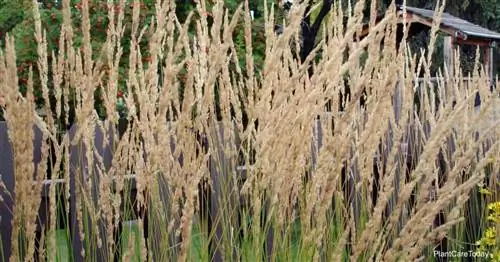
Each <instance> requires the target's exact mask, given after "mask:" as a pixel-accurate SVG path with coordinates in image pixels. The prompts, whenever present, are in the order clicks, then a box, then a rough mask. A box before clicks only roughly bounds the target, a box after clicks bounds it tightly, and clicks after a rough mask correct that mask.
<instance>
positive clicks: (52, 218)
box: [0, 0, 500, 261]
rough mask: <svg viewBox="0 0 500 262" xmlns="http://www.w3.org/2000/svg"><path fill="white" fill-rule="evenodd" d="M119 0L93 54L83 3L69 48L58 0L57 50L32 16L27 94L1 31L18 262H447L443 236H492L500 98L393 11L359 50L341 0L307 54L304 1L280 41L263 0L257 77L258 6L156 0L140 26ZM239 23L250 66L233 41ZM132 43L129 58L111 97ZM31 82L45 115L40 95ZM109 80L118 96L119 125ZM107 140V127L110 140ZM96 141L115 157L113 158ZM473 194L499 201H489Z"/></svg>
mask: <svg viewBox="0 0 500 262" xmlns="http://www.w3.org/2000/svg"><path fill="white" fill-rule="evenodd" d="M125 2H127V4H128V2H129V1H125V0H121V1H120V5H121V6H122V8H117V9H116V8H109V10H108V20H109V23H108V29H107V32H108V33H107V40H106V42H105V44H104V45H103V46H102V49H101V50H98V53H97V54H95V53H94V52H96V50H94V49H93V48H92V46H91V33H90V32H91V30H92V28H90V21H89V12H88V10H89V9H88V0H83V1H82V17H81V19H82V23H81V28H80V29H79V30H81V32H82V34H83V44H82V46H81V48H74V43H73V34H74V32H75V31H76V30H77V28H73V26H72V23H71V19H72V17H71V15H70V8H71V6H70V1H69V0H64V1H63V4H62V5H63V7H62V12H63V24H62V29H61V36H60V39H59V45H58V50H57V52H54V53H52V54H49V53H48V52H47V39H46V37H45V35H46V34H45V32H44V28H42V26H41V23H40V18H39V14H38V10H37V7H36V6H34V10H33V12H34V14H35V20H36V21H37V22H36V30H35V31H36V40H37V43H38V50H37V53H38V62H37V64H36V65H35V66H34V68H32V69H31V74H30V80H29V81H28V84H29V85H28V86H29V88H28V91H27V92H26V94H25V95H21V94H20V93H19V91H18V90H19V88H18V84H17V83H18V79H17V71H16V69H17V67H16V52H15V45H16V43H15V42H14V40H13V39H12V38H9V37H7V38H6V43H5V49H3V50H1V51H0V94H1V95H2V96H1V97H2V98H3V99H2V100H0V102H1V104H0V106H1V108H2V109H3V110H4V117H5V119H6V123H7V125H8V127H9V128H8V132H9V133H8V134H9V139H10V142H11V144H12V148H13V153H14V169H15V170H14V171H15V188H14V190H13V192H8V194H7V195H8V196H9V197H11V198H12V201H14V203H15V205H14V206H13V208H12V214H13V221H12V235H11V239H2V240H1V241H3V242H6V241H10V243H11V250H10V252H9V253H10V258H9V259H10V261H21V260H28V261H30V260H32V258H33V257H34V256H37V257H38V256H39V257H40V258H47V259H48V260H49V261H55V260H61V261H64V258H61V256H67V257H73V256H81V257H84V259H85V261H101V260H103V261H113V260H114V259H118V257H120V259H123V260H125V261H129V260H132V261H136V260H142V261H145V260H150V261H174V260H180V261H186V260H189V261H210V260H212V259H223V260H224V261H233V260H234V261H260V260H263V259H270V260H273V261H290V260H292V261H309V260H314V261H341V260H349V261H368V260H369V259H375V260H376V261H396V260H397V261H414V260H416V259H424V260H431V259H436V258H435V257H434V256H433V251H434V250H435V247H436V246H437V245H440V246H441V247H443V246H446V248H447V249H448V250H462V251H465V252H467V251H468V250H475V249H476V248H477V247H476V246H474V243H475V241H477V240H478V239H479V238H480V237H481V234H482V231H481V230H482V229H481V228H485V226H484V225H482V226H480V229H477V228H476V227H477V226H472V227H471V226H470V223H471V221H473V223H480V221H485V222H486V218H485V216H486V214H487V210H486V209H485V206H486V205H487V204H488V203H492V202H495V201H498V194H497V193H496V192H497V191H496V189H497V188H498V175H499V170H500V161H499V155H500V142H499V140H498V135H499V129H498V128H497V127H498V124H499V119H498V107H499V96H498V91H497V90H495V89H494V90H493V92H492V91H491V89H490V84H491V83H490V78H489V77H488V75H487V73H486V71H485V70H484V68H482V67H481V66H480V64H479V63H476V68H475V70H474V73H473V75H471V77H469V78H468V80H465V79H464V77H463V76H462V75H461V74H460V68H459V64H458V63H457V64H456V65H454V66H455V68H454V69H455V70H453V72H455V73H454V75H450V74H448V73H447V72H448V70H443V71H442V74H440V76H441V78H437V79H438V80H431V76H430V70H429V67H430V64H431V62H432V61H431V55H430V54H432V53H433V52H432V50H433V45H434V42H435V36H436V32H437V27H436V26H437V25H436V26H435V27H433V28H432V34H431V35H432V37H431V41H430V43H429V48H428V52H422V53H411V52H410V50H409V48H407V46H408V45H407V39H406V37H403V40H402V41H398V42H397V39H396V30H397V27H396V24H397V19H398V16H397V13H396V11H395V6H394V5H391V7H390V8H389V9H388V11H387V13H386V15H385V17H384V18H383V19H382V20H381V21H380V22H379V23H377V24H375V23H373V24H371V28H370V33H369V34H368V36H366V37H365V38H363V39H358V38H357V37H356V36H357V35H359V34H358V33H359V32H360V30H361V28H362V25H363V17H362V16H363V12H362V10H363V8H364V5H365V3H364V2H365V1H358V2H357V3H356V4H355V5H354V6H353V7H352V8H351V9H352V10H351V11H350V12H348V13H345V10H343V9H342V8H341V5H340V4H338V5H337V4H335V5H334V8H333V10H332V11H331V14H330V15H329V16H328V17H327V21H326V22H325V23H324V25H323V28H322V31H321V32H322V34H323V35H322V38H321V40H320V41H319V43H318V45H317V48H316V49H315V50H313V52H312V53H311V54H310V55H309V58H308V59H307V60H306V61H305V62H304V63H301V62H300V59H298V57H299V54H298V51H299V50H300V41H301V39H300V37H299V35H300V34H299V29H300V23H301V18H302V17H303V13H304V12H305V11H306V3H303V4H297V5H295V6H293V8H292V9H291V11H290V13H289V14H288V17H287V25H286V26H285V28H284V30H283V33H282V34H280V35H276V34H275V33H274V31H273V29H274V12H275V10H274V9H267V5H265V6H266V9H265V10H264V17H265V21H266V26H265V58H264V61H263V65H262V71H261V72H259V73H255V71H254V70H253V68H254V67H255V65H254V61H253V53H252V52H253V50H252V41H253V39H252V25H251V23H252V22H251V18H250V12H249V10H248V4H243V5H242V6H241V7H240V8H239V9H237V11H236V12H235V13H234V14H232V15H229V14H228V13H227V12H226V10H225V9H224V7H223V2H221V1H219V2H217V3H215V4H214V6H213V8H212V10H211V13H212V18H213V20H210V21H208V20H207V16H205V15H203V14H206V9H207V3H206V2H205V1H200V2H199V3H198V4H197V9H196V10H195V11H194V12H193V13H192V14H191V15H189V16H188V19H187V20H186V22H185V23H184V24H181V23H180V22H179V21H178V19H177V18H176V15H175V1H161V0H158V1H157V4H156V13H155V18H154V20H153V22H152V23H150V24H149V26H148V27H142V26H141V25H140V24H139V22H138V18H139V12H140V1H138V0H135V1H133V15H132V23H131V24H126V23H123V21H124V14H123V11H121V10H124V8H123V6H124V5H125V4H126V3H125ZM108 4H110V5H111V4H113V1H111V0H108ZM442 10H443V8H442V7H439V6H438V8H437V13H436V15H437V20H439V15H440V13H442ZM374 11H375V10H373V12H374ZM372 15H375V13H372ZM344 17H348V22H347V23H344V20H345V19H344ZM241 21H243V22H244V30H245V31H244V32H245V43H246V54H245V57H244V58H243V59H244V61H245V63H244V65H245V66H246V68H241V67H240V65H241V64H240V61H241V59H242V58H240V57H238V52H237V51H236V48H235V43H234V42H233V37H234V35H235V32H234V31H235V28H236V27H237V26H239V25H240V23H241ZM125 29H127V30H128V31H127V32H129V33H130V35H128V34H127V35H124V32H125ZM190 32H194V34H193V33H190ZM405 32H406V28H405ZM144 35H148V36H149V38H148V39H149V43H148V47H147V49H148V50H147V53H148V55H149V57H150V59H148V61H146V62H145V63H143V61H144V60H143V59H142V56H143V54H142V52H141V48H140V44H141V39H142V37H143V36H144ZM124 41H130V54H129V57H128V61H129V64H128V66H127V69H128V73H127V74H126V79H125V81H124V82H125V83H126V87H123V88H122V87H120V88H119V86H118V83H121V82H123V80H124V79H118V78H119V76H120V71H119V70H120V61H122V59H124V58H123V57H122V50H123V47H122V45H123V42H124ZM48 57H51V59H50V61H49V60H48ZM456 60H458V57H457V59H456ZM310 66H312V70H309V67H310ZM181 71H182V72H183V73H182V74H183V75H184V77H183V78H182V79H181V78H179V77H178V75H179V74H180V72H181ZM159 72H161V73H159ZM33 74H38V76H37V77H36V79H38V80H37V81H33V79H34V77H33ZM421 75H424V77H423V78H420V79H419V78H418V76H421ZM34 85H39V86H40V87H41V90H42V94H43V98H44V105H43V108H42V109H43V110H40V109H38V110H36V109H37V108H36V105H35V103H34V102H33V99H32V97H33V94H32V91H33V88H34V87H33V86H34ZM496 86H498V82H497V83H496ZM118 89H120V90H126V92H124V93H123V99H124V104H125V105H126V108H127V110H126V111H127V115H126V118H127V121H128V125H127V127H126V129H125V130H124V131H123V132H119V131H118V125H117V123H118V122H119V115H118V114H117V113H116V112H117V110H116V106H117V96H116V94H117V92H118ZM96 90H99V92H98V93H97V92H96ZM476 93H478V94H479V95H480V96H481V106H480V107H479V108H475V107H474V99H475V96H476ZM339 94H341V95H340V96H339ZM51 98H55V99H51ZM96 99H100V100H101V101H103V103H104V108H105V112H106V114H105V115H106V118H105V119H104V120H103V119H101V118H99V116H98V114H97V112H96V110H95V108H94V102H95V101H96ZM51 100H54V101H56V102H55V103H53V104H50V102H49V101H51ZM360 100H362V101H363V103H360ZM68 101H74V103H73V104H74V114H75V125H76V128H75V129H74V130H73V131H74V132H73V133H71V132H69V131H68V132H66V131H65V127H61V125H58V123H60V122H61V118H65V117H66V118H67V117H68V115H69V111H70V110H72V108H71V106H70V104H69V102H68ZM326 105H333V107H334V110H333V111H328V110H325V108H326ZM337 108H341V109H342V110H341V111H338V110H337ZM41 111H43V112H46V113H45V115H44V116H41V115H40V114H39V112H41ZM62 122H65V123H67V120H66V121H62ZM33 125H35V126H36V127H37V128H39V129H40V130H41V131H42V136H43V141H44V142H43V143H42V146H41V150H42V155H44V156H48V155H49V154H50V155H51V156H52V157H51V158H43V159H42V161H41V162H40V163H38V164H37V165H36V166H35V164H33V150H34V146H33V140H34V131H33V129H32V127H33ZM61 130H63V131H61ZM96 133H104V134H107V135H106V136H104V137H105V139H104V141H100V140H97V139H96ZM108 134H109V135H108ZM102 147H106V148H110V150H111V151H110V152H111V153H110V154H111V161H110V162H109V163H106V161H105V157H104V156H103V153H102V151H100V150H98V148H102ZM75 148H80V149H82V148H85V149H86V150H80V152H79V157H80V158H79V161H77V162H78V163H79V165H75V164H74V163H73V162H72V160H71V158H72V155H71V154H70V152H73V151H76V150H75ZM48 168H49V169H50V170H51V172H50V174H48V173H47V172H45V170H47V169H48ZM35 170H36V172H35ZM48 178H50V179H53V180H55V179H62V180H63V181H64V183H62V185H63V186H61V187H56V186H51V187H49V193H48V196H49V197H48V198H49V203H50V204H49V205H48V206H47V212H48V213H49V214H50V215H49V216H48V220H47V221H46V223H45V224H44V225H43V227H42V229H41V230H40V229H37V223H38V222H37V221H38V220H39V219H38V210H39V209H40V204H41V198H40V197H39V196H40V195H41V192H42V181H43V180H44V179H48ZM72 180H74V185H75V187H74V190H73V189H71V190H70V186H69V185H70V184H71V183H72V182H71V181H72ZM479 184H481V185H482V184H484V185H486V186H487V187H488V188H490V189H491V190H492V191H493V193H492V194H490V195H488V196H483V195H481V194H479V193H478V190H479V188H478V185H479ZM2 190H3V191H4V188H3V187H2ZM72 199H73V200H72ZM0 201H2V200H1V199H0ZM71 201H74V203H75V205H74V207H71V208H70V206H72V205H71ZM497 204H498V202H497ZM494 207H496V206H494ZM495 210H496V209H495ZM72 212H73V213H74V214H75V217H76V222H75V224H77V225H78V228H77V229H76V230H75V228H73V227H72V226H70V224H71V217H72V216H71V215H70V214H72ZM60 217H62V218H64V219H63V220H64V221H65V223H61V222H59V221H58V219H59V218H60ZM61 224H63V225H65V226H61ZM61 228H62V231H61ZM471 228H472V229H471ZM37 230H38V231H40V232H41V237H37V233H36V232H37ZM488 230H490V229H488ZM496 231H497V232H496V233H497V234H498V227H497V230H496ZM65 236H66V238H65ZM77 238H78V239H80V240H81V242H82V243H83V244H82V245H77V244H76V242H74V241H75V239H77ZM66 242H68V244H67V245H66V246H67V249H61V248H60V246H61V245H62V244H61V243H66ZM468 243H471V244H470V245H469V244H468ZM497 244H498V241H497ZM68 249H69V250H68ZM61 250H63V251H61ZM3 252H6V251H5V250H3ZM1 254H2V253H0V255H1ZM0 257H1V256H0ZM4 259H7V258H4Z"/></svg>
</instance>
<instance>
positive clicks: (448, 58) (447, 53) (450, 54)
mask: <svg viewBox="0 0 500 262" xmlns="http://www.w3.org/2000/svg"><path fill="white" fill-rule="evenodd" d="M454 43H455V41H454V37H452V36H445V37H444V46H443V58H444V59H443V60H444V66H445V68H446V70H447V72H448V75H447V76H448V77H447V76H446V74H445V78H447V79H451V78H453V77H454V75H455V74H454V68H455V61H454V60H455V45H454ZM445 72H446V71H445ZM445 86H446V87H448V85H445ZM450 92H451V90H448V89H446V90H445V94H446V97H449V96H450V95H451V93H450Z"/></svg>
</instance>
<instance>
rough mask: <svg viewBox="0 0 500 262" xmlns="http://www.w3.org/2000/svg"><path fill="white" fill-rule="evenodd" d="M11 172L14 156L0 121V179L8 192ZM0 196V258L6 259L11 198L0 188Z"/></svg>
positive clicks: (12, 183)
mask: <svg viewBox="0 0 500 262" xmlns="http://www.w3.org/2000/svg"><path fill="white" fill-rule="evenodd" d="M12 174H14V158H13V155H12V146H11V144H10V142H9V137H8V134H7V123H5V122H0V176H1V177H0V180H1V181H2V182H3V183H4V184H5V186H6V187H7V190H8V191H9V192H13V191H14V177H13V176H12ZM0 196H1V197H2V198H3V202H2V203H0V237H1V242H2V247H3V255H4V257H0V260H2V261H6V260H7V258H8V257H10V252H11V250H10V249H11V245H10V237H11V234H12V224H11V221H12V214H11V211H10V210H12V199H11V198H10V197H9V196H8V195H7V194H6V193H5V192H3V190H0Z"/></svg>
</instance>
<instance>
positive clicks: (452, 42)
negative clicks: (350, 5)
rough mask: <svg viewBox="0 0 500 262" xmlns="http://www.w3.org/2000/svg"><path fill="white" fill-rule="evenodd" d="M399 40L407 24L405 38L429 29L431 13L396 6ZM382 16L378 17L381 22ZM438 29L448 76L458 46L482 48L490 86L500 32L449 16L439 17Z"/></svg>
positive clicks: (363, 35)
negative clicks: (441, 35)
mask: <svg viewBox="0 0 500 262" xmlns="http://www.w3.org/2000/svg"><path fill="white" fill-rule="evenodd" d="M397 12H398V19H399V21H398V32H397V33H398V39H401V38H402V35H403V24H406V25H407V28H408V30H409V31H408V36H409V37H411V36H412V35H415V34H417V33H419V32H421V31H424V30H428V29H429V28H431V27H432V24H433V22H434V14H435V11H434V10H429V9H422V8H416V7H410V6H398V9H397ZM381 18H382V16H380V17H378V18H377V20H380V19H381ZM439 30H440V31H441V32H443V33H445V34H446V35H447V36H446V37H445V43H444V50H443V51H444V61H445V64H446V67H447V69H448V70H449V71H448V72H449V73H450V75H452V73H453V71H452V70H453V68H452V66H451V65H452V64H453V62H454V61H453V59H454V55H453V52H454V50H455V47H456V46H457V45H475V46H478V47H480V48H481V49H482V53H483V60H482V63H483V65H484V69H485V71H486V72H487V73H488V75H489V77H490V79H491V83H492V84H493V79H494V76H493V74H494V63H493V62H494V59H493V48H494V47H495V46H496V42H499V41H500V33H497V32H494V31H491V30H489V29H487V28H484V27H481V26H479V25H476V24H473V23H471V22H468V21H466V20H463V19H460V18H458V17H455V16H452V15H450V14H448V13H443V14H442V15H441V21H440V23H439ZM369 31H370V28H369V27H368V25H365V26H364V27H363V29H362V32H361V35H360V36H361V37H365V36H366V35H368V33H369Z"/></svg>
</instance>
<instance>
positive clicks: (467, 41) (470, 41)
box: [457, 38, 491, 46]
mask: <svg viewBox="0 0 500 262" xmlns="http://www.w3.org/2000/svg"><path fill="white" fill-rule="evenodd" d="M457 44H459V45H475V46H490V45H491V40H488V39H460V38H457Z"/></svg>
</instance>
